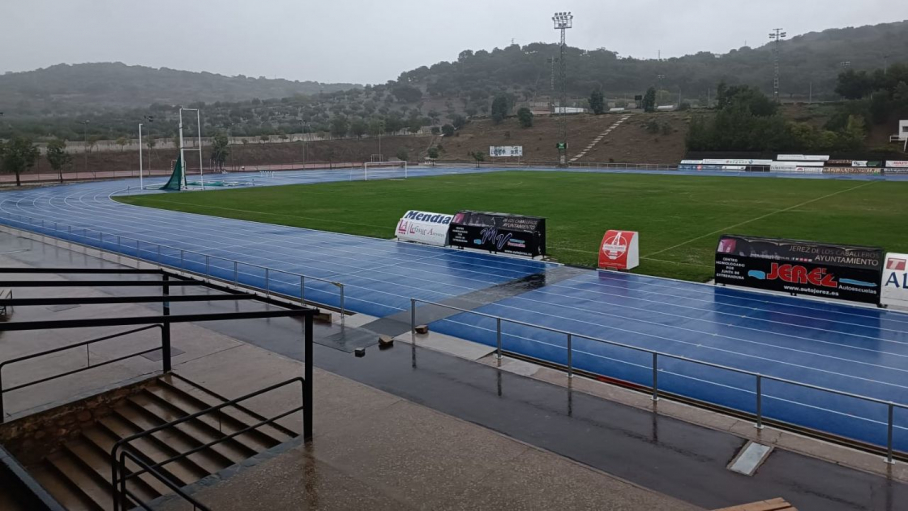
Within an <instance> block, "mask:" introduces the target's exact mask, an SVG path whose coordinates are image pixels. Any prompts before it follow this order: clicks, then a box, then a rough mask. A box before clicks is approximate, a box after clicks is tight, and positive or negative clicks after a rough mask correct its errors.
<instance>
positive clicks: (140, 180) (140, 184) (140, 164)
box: [139, 123, 145, 190]
mask: <svg viewBox="0 0 908 511" xmlns="http://www.w3.org/2000/svg"><path fill="white" fill-rule="evenodd" d="M144 189H145V186H144V185H143V184H142V123H139V190H144Z"/></svg>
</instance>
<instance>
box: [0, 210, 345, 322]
mask: <svg viewBox="0 0 908 511" xmlns="http://www.w3.org/2000/svg"><path fill="white" fill-rule="evenodd" d="M0 216H3V217H7V218H9V219H10V220H11V221H17V222H19V223H22V224H26V225H29V226H36V227H37V226H39V225H40V227H41V228H42V229H50V227H51V226H50V225H47V224H45V221H44V220H43V219H42V220H41V223H40V224H39V223H37V222H36V221H35V218H34V217H24V216H22V215H13V214H11V213H6V212H0ZM16 217H18V220H16ZM26 218H27V219H28V221H26V220H25V219H26ZM52 224H53V225H52V226H53V229H52V231H53V232H67V233H68V234H69V238H70V239H69V240H68V241H74V240H75V238H79V237H80V235H79V231H80V230H81V231H82V234H81V237H82V238H84V239H86V240H91V239H94V238H91V237H89V235H88V234H89V232H96V233H98V237H97V243H98V247H99V248H103V246H104V243H105V236H106V237H108V238H116V239H117V252H118V253H120V254H123V255H130V254H129V252H128V251H126V250H125V248H126V247H124V245H123V241H124V240H126V241H130V242H133V241H134V242H135V243H136V245H135V253H134V255H131V256H130V257H135V258H136V259H139V260H144V261H147V262H150V263H154V264H157V265H158V266H166V267H169V268H174V269H177V270H179V271H185V272H190V273H197V274H199V275H202V276H204V277H207V278H209V279H211V278H213V277H214V276H213V275H212V274H211V260H212V259H215V260H222V261H225V262H227V263H233V275H234V279H233V284H234V285H239V274H240V272H239V268H240V267H241V266H249V267H252V268H258V269H261V270H264V271H265V275H264V280H265V287H264V291H265V294H266V295H267V296H271V294H272V290H271V286H270V284H271V278H270V277H271V273H272V272H277V273H282V274H285V275H290V276H292V277H295V278H299V279H300V283H299V287H300V295H299V301H300V304H301V305H304V304H305V303H306V289H305V287H306V281H307V280H308V281H316V282H322V283H325V284H329V285H332V286H334V287H336V288H338V298H339V308H340V313H341V322H342V323H343V322H344V321H345V320H344V317H345V316H346V303H345V295H346V293H345V285H344V283H342V282H338V281H333V280H330V279H325V278H321V277H314V276H312V275H305V274H302V273H296V272H291V271H287V270H281V269H278V268H271V267H268V266H263V265H258V264H255V263H247V262H243V261H239V260H236V259H229V258H226V257H221V256H214V255H211V254H205V253H202V252H196V251H194V250H188V249H185V248H178V247H174V246H171V245H165V244H162V243H156V242H152V241H144V240H140V239H137V238H132V237H130V236H124V235H117V234H111V233H105V232H103V231H98V230H96V229H91V228H88V227H76V228H73V226H72V225H69V224H62V223H58V222H53V223H52ZM64 226H65V227H66V228H67V229H65V230H64V229H63V227H64ZM63 239H66V238H63ZM142 244H145V245H149V246H151V247H152V250H148V249H143V248H142ZM89 245H90V244H89ZM154 247H157V251H156V252H157V257H156V258H155V257H152V256H149V257H143V256H142V255H141V253H142V252H150V253H152V254H154V253H155V250H153V249H154ZM129 248H130V249H131V247H129ZM162 249H168V250H172V251H175V252H179V254H180V256H179V257H180V264H179V266H177V265H173V264H166V263H165V262H164V257H162V254H161V252H162ZM187 254H188V255H195V256H198V257H200V258H203V259H204V261H200V262H199V263H198V264H204V266H205V271H204V273H201V272H193V271H192V270H189V269H188V267H187V264H186V255H187ZM167 257H171V256H167ZM172 257H176V256H172ZM224 270H225V272H228V273H229V271H230V269H229V268H224ZM250 275H251V274H250ZM253 276H254V275H253ZM222 280H223V279H222ZM225 281H226V282H229V281H230V280H229V278H228V279H226V280H225ZM283 283H284V284H286V285H288V286H291V287H295V284H292V283H290V282H283ZM252 287H255V286H252ZM284 296H287V297H290V295H284ZM294 298H295V297H294Z"/></svg>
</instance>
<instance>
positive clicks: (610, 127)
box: [570, 114, 632, 163]
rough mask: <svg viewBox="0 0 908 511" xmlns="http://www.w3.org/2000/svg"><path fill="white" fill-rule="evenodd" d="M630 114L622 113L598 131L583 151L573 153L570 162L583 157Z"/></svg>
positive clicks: (628, 117)
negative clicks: (600, 131) (601, 130)
mask: <svg viewBox="0 0 908 511" xmlns="http://www.w3.org/2000/svg"><path fill="white" fill-rule="evenodd" d="M631 115H632V114H624V115H622V116H621V118H620V119H618V120H617V121H615V122H614V123H613V124H612V125H611V126H609V127H608V128H606V129H605V131H603V132H602V133H600V134H599V135H598V136H596V138H594V139H593V141H592V142H590V143H589V145H587V146H586V148H585V149H584V150H583V151H580V152H579V153H577V154H575V155H574V156H573V157H572V158H571V160H570V161H571V163H573V162H575V161H577V160H579V159H580V158H583V157H584V156H586V154H587V153H588V152H590V151H592V150H593V148H594V147H596V144H598V143H599V142H602V139H603V138H605V137H606V136H608V134H609V133H611V132H612V131H614V130H615V129H617V128H618V126H621V124H622V123H623V122H624V121H626V120H628V119H630V117H631Z"/></svg>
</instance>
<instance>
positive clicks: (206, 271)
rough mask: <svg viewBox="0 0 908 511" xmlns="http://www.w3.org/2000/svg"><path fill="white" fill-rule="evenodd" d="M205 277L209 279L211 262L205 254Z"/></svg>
mask: <svg viewBox="0 0 908 511" xmlns="http://www.w3.org/2000/svg"><path fill="white" fill-rule="evenodd" d="M205 276H206V277H208V278H209V280H210V279H211V260H210V259H209V256H208V254H205Z"/></svg>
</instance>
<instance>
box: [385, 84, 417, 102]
mask: <svg viewBox="0 0 908 511" xmlns="http://www.w3.org/2000/svg"><path fill="white" fill-rule="evenodd" d="M391 94H394V97H395V98H397V100H398V101H400V102H402V103H416V102H417V101H419V100H420V99H422V91H421V90H419V89H417V88H416V87H413V86H412V85H406V84H402V85H397V86H395V87H394V88H393V89H391Z"/></svg>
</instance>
